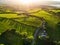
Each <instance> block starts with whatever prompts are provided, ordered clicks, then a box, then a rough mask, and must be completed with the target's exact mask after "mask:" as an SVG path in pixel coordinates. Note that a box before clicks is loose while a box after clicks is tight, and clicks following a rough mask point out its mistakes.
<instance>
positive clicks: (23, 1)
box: [14, 0, 42, 5]
mask: <svg viewBox="0 0 60 45" xmlns="http://www.w3.org/2000/svg"><path fill="white" fill-rule="evenodd" d="M14 1H15V2H16V3H18V4H23V5H30V4H32V5H33V4H37V3H41V2H42V0H14Z"/></svg>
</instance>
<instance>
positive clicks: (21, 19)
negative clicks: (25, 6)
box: [0, 9, 60, 45]
mask: <svg viewBox="0 0 60 45" xmlns="http://www.w3.org/2000/svg"><path fill="white" fill-rule="evenodd" d="M35 10H37V9H35ZM35 10H30V11H28V13H29V15H32V16H28V15H26V14H21V15H18V13H17V14H12V13H6V12H5V13H0V35H1V36H0V42H1V43H2V44H5V45H9V44H10V45H26V44H23V41H25V40H27V39H28V41H29V42H28V41H27V42H26V43H27V45H29V44H30V45H31V42H32V40H33V39H34V34H35V31H36V29H37V28H39V27H40V26H41V25H42V21H41V20H40V19H38V18H43V19H45V21H46V22H47V23H46V26H45V31H46V32H47V36H46V37H45V38H46V39H50V40H51V41H52V42H54V43H56V45H60V17H59V16H56V15H53V14H50V13H48V12H46V11H44V10H40V11H39V12H35V13H30V12H34V11H35ZM51 11H53V10H51ZM0 12H1V11H0ZM53 12H60V11H57V10H56V11H53ZM57 15H58V14H57ZM37 17H38V18H37ZM12 29H15V32H14V30H12ZM41 30H42V29H41ZM11 31H12V32H11ZM25 36H26V37H25ZM1 37H2V38H1ZM38 37H39V38H38V39H39V40H37V41H36V45H38V44H39V43H40V40H41V44H39V45H44V44H43V43H44V41H46V40H45V38H44V37H42V36H41V35H40V36H38ZM41 37H42V38H41ZM25 38H27V39H25ZM50 40H48V41H50ZM52 42H51V43H52ZM50 45H52V44H50Z"/></svg>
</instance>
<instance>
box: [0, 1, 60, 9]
mask: <svg viewBox="0 0 60 45" xmlns="http://www.w3.org/2000/svg"><path fill="white" fill-rule="evenodd" d="M17 1H18V3H20V2H19V0H14V1H13V0H0V4H12V3H14V4H17ZM42 2H45V3H46V2H49V4H50V5H51V6H55V7H59V8H60V0H43V1H42ZM46 4H47V3H46Z"/></svg>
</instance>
